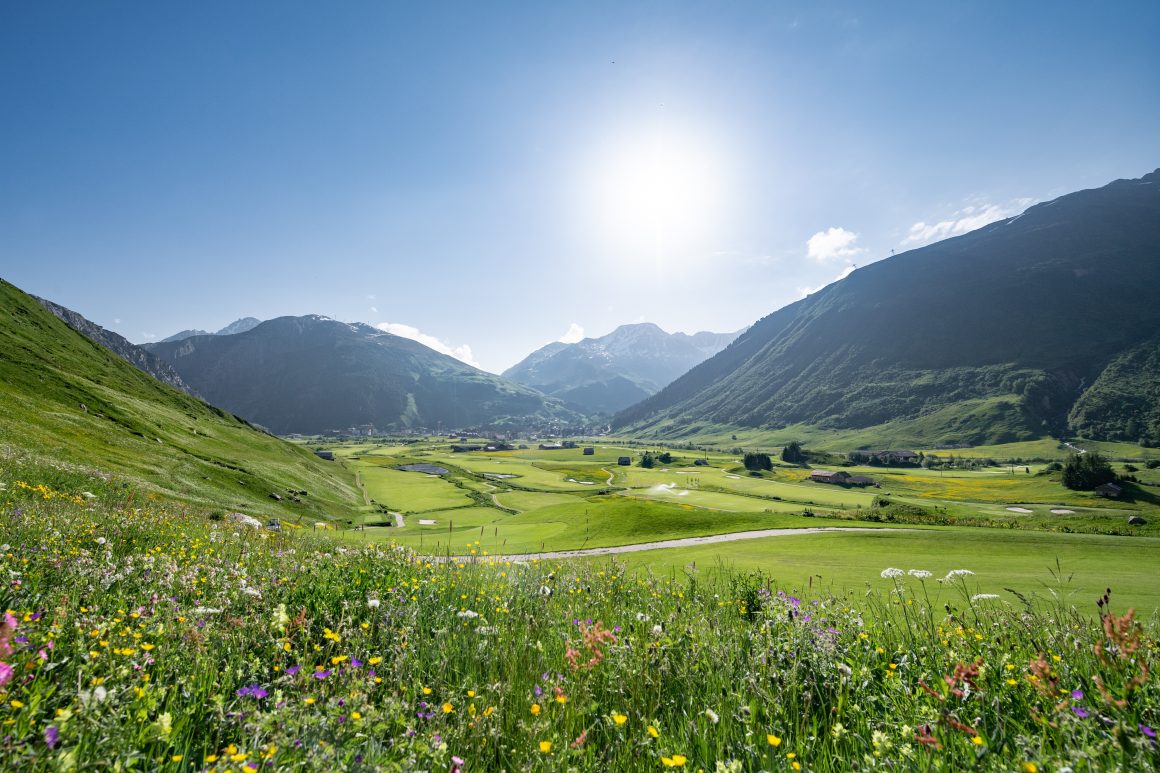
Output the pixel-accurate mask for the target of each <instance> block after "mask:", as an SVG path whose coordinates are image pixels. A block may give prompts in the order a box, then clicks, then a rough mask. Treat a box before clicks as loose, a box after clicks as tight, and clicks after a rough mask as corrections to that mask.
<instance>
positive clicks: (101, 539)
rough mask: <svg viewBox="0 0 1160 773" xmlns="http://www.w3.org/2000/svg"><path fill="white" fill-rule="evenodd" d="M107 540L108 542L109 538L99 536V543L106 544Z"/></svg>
mask: <svg viewBox="0 0 1160 773" xmlns="http://www.w3.org/2000/svg"><path fill="white" fill-rule="evenodd" d="M106 542H108V540H106V539H105V538H104V537H97V544H98V545H104V544H105V543H106Z"/></svg>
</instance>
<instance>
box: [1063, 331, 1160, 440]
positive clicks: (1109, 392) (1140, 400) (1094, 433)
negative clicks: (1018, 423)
mask: <svg viewBox="0 0 1160 773" xmlns="http://www.w3.org/2000/svg"><path fill="white" fill-rule="evenodd" d="M1069 421H1070V423H1071V426H1072V427H1073V428H1074V429H1075V431H1076V432H1078V433H1079V434H1081V435H1084V436H1086V437H1100V438H1108V439H1109V440H1127V441H1129V442H1132V441H1136V440H1140V441H1142V442H1143V443H1145V444H1147V445H1149V446H1160V336H1156V337H1154V338H1152V339H1151V340H1149V341H1147V342H1145V343H1143V344H1141V345H1140V346H1137V347H1135V348H1133V349H1130V350H1129V351H1127V352H1124V353H1123V354H1121V355H1120V356H1119V357H1116V358H1115V359H1114V360H1112V362H1111V363H1110V364H1109V365H1108V367H1106V368H1105V369H1104V371H1103V373H1101V374H1100V377H1099V378H1098V379H1096V381H1095V383H1094V384H1092V385H1091V387H1090V388H1089V389H1088V390H1086V391H1085V392H1084V393H1083V395H1082V396H1081V397H1080V398H1079V400H1078V401H1076V404H1075V406H1074V407H1073V408H1072V409H1071V416H1070V417H1069Z"/></svg>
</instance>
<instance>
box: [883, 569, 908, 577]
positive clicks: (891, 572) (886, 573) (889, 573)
mask: <svg viewBox="0 0 1160 773" xmlns="http://www.w3.org/2000/svg"><path fill="white" fill-rule="evenodd" d="M904 574H906V572H904V571H902V570H901V569H895V568H894V567H890V568H889V569H883V570H882V574H881V577H882V579H884V580H892V579H894V578H895V577H901V576H902V575H904Z"/></svg>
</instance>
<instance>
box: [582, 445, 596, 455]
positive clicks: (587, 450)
mask: <svg viewBox="0 0 1160 773" xmlns="http://www.w3.org/2000/svg"><path fill="white" fill-rule="evenodd" d="M594 453H596V449H595V448H592V447H591V446H589V447H588V448H585V449H584V455H585V456H592V455H593V454H594Z"/></svg>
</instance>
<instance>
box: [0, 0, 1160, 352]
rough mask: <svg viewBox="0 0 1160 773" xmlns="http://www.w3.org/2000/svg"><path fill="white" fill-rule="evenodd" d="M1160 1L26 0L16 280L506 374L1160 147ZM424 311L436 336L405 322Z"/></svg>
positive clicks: (9, 217)
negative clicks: (311, 324) (581, 338)
mask: <svg viewBox="0 0 1160 773" xmlns="http://www.w3.org/2000/svg"><path fill="white" fill-rule="evenodd" d="M1157 40H1160V3H1156V2H1138V3H1129V2H1118V3H1117V2H1109V3H1092V2H1084V3H1077V2H1052V3H1030V2H1025V3H1010V2H987V3H965V2H935V3H931V2H923V3H904V2H883V3H861V4H856V3H829V2H821V3H816V2H810V3H806V2H774V1H772V0H770V1H767V2H756V3H743V2H718V3H710V2H698V3H682V2H655V3H654V2H636V3H632V2H616V3H601V2H582V3H581V2H576V3H518V4H517V3H513V4H503V3H498V2H497V3H478V2H463V3H450V2H432V3H406V4H404V3H387V2H365V3H360V2H344V3H310V4H308V3H295V2H266V3H259V2H245V3H235V2H206V1H202V2H198V3H152V2H136V3H118V2H102V3H90V2H72V3H66V2H57V3H16V2H8V3H5V4H3V5H2V6H0V105H3V120H0V276H3V277H4V278H5V279H7V280H9V281H11V282H13V283H15V284H16V285H17V286H19V287H21V288H22V289H25V290H27V291H29V292H33V293H36V294H38V295H43V296H46V297H48V298H51V299H53V300H55V301H57V302H59V303H62V304H64V305H66V306H69V307H71V308H73V309H76V310H77V311H79V312H81V313H82V314H84V315H85V316H87V317H89V318H90V319H92V320H94V321H96V322H98V323H99V324H102V325H104V326H106V327H109V328H111V329H113V330H116V331H117V332H120V333H121V334H122V335H125V336H126V337H128V338H129V339H130V340H133V341H138V342H141V341H147V340H151V339H154V338H161V337H164V336H166V335H169V334H171V333H173V332H176V331H177V330H180V329H182V328H191V327H192V328H203V329H210V330H214V329H217V328H219V327H222V326H224V325H225V324H227V323H229V322H231V321H232V320H234V319H236V318H238V317H242V316H256V317H259V318H263V319H268V318H271V317H275V316H280V315H284V314H307V313H319V314H325V315H328V316H332V317H335V318H338V319H343V320H348V321H356V320H357V321H364V322H368V323H371V324H380V325H385V326H391V327H390V329H392V330H396V331H402V332H408V334H410V335H415V336H424V337H426V338H425V340H428V341H430V342H431V343H433V344H434V345H436V346H441V347H444V348H445V349H446V350H448V351H453V352H455V353H456V354H457V355H458V356H460V357H462V358H465V359H469V360H471V361H473V362H475V363H478V364H479V365H481V366H482V367H484V368H485V369H487V370H492V371H499V370H502V369H503V368H506V367H508V366H510V365H512V364H514V363H515V362H516V361H517V360H519V359H521V358H522V357H523V356H524V355H526V354H527V353H529V352H530V351H531V350H533V349H535V348H537V347H539V346H541V345H543V344H544V343H546V342H548V341H552V340H555V339H558V338H561V337H562V336H567V335H568V334H569V331H571V335H572V336H573V337H574V336H576V335H578V334H579V331H581V330H582V331H583V332H584V333H585V334H588V335H602V334H604V333H607V332H608V331H610V330H611V329H613V328H614V327H616V326H617V325H619V324H623V323H626V322H634V321H650V322H656V323H657V324H659V325H661V326H662V327H664V328H665V329H667V330H670V331H675V330H684V331H688V332H693V331H696V330H703V329H710V330H716V331H726V330H736V329H738V328H741V327H743V326H745V325H748V324H750V323H752V322H753V321H755V320H756V319H758V318H760V317H762V316H764V315H765V314H768V313H769V312H771V311H774V310H775V309H777V308H779V307H781V306H783V305H785V304H786V303H789V302H792V301H794V300H796V299H797V298H799V297H801V296H802V294H803V293H804V292H807V291H809V290H811V289H815V288H817V287H820V286H823V285H824V284H826V283H828V282H830V281H833V280H834V279H835V278H836V277H838V276H841V275H842V274H843V273H844V272H846V271H848V270H849V267H850V266H852V265H855V264H857V265H864V264H866V263H869V262H872V261H874V260H878V259H881V258H883V257H884V256H889V255H890V251H891V250H897V251H899V252H901V251H903V250H904V249H908V248H911V247H914V246H918V245H921V244H923V243H926V242H929V241H931V240H934V239H938V238H942V237H945V236H948V235H953V234H955V233H958V232H961V231H963V230H966V229H969V228H971V227H974V226H977V225H982V224H984V223H985V222H988V221H989V220H993V219H997V218H1000V217H1004V216H1008V215H1010V214H1015V213H1016V212H1017V211H1019V210H1021V209H1022V208H1023V207H1025V206H1026V205H1027V204H1028V203H1030V202H1034V201H1041V200H1045V199H1050V198H1053V197H1055V196H1058V195H1061V194H1063V193H1067V192H1069V191H1072V190H1076V189H1080V188H1086V187H1095V186H1098V185H1102V184H1104V183H1106V182H1108V181H1110V180H1112V179H1115V178H1118V177H1138V176H1140V175H1142V174H1144V173H1146V172H1148V171H1151V170H1152V169H1154V168H1156V167H1157V166H1160V131H1158V129H1157V127H1158V126H1160V46H1157V45H1156V41H1157ZM409 331H415V332H409Z"/></svg>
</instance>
